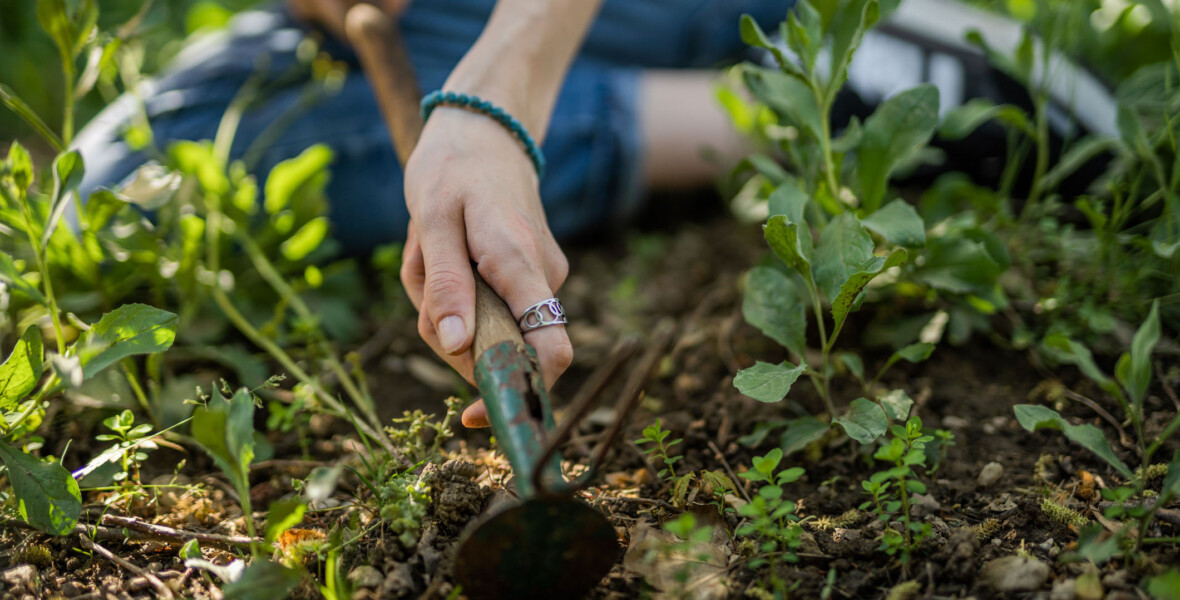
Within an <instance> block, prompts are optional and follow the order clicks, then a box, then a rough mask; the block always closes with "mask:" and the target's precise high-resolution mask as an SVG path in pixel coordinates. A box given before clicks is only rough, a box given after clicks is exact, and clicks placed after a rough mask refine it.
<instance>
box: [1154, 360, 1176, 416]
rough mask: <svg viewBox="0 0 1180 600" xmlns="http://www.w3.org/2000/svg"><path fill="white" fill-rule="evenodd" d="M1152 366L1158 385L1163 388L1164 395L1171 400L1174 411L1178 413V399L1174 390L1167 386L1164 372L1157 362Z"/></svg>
mask: <svg viewBox="0 0 1180 600" xmlns="http://www.w3.org/2000/svg"><path fill="white" fill-rule="evenodd" d="M1152 366H1153V367H1155V378H1156V379H1158V380H1159V382H1160V385H1162V386H1163V387H1164V393H1166V394H1167V395H1168V398H1170V399H1171V400H1172V405H1173V406H1175V407H1176V410H1177V411H1180V397H1177V396H1176V390H1174V389H1172V386H1170V385H1168V379H1167V378H1166V377H1164V370H1163V369H1161V368H1160V364H1159V363H1158V362H1153V363H1152Z"/></svg>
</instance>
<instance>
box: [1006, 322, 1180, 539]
mask: <svg viewBox="0 0 1180 600" xmlns="http://www.w3.org/2000/svg"><path fill="white" fill-rule="evenodd" d="M1160 336H1161V329H1160V319H1159V306H1158V302H1157V303H1156V304H1153V305H1152V308H1151V312H1150V313H1149V314H1148V317H1147V320H1146V321H1144V323H1143V324H1142V325H1141V326H1140V327H1139V330H1138V331H1136V332H1135V336H1134V337H1133V338H1132V340H1131V348H1130V350H1129V351H1128V352H1125V353H1124V354H1123V355H1122V356H1121V357H1120V358H1119V360H1118V362H1117V363H1116V366H1115V376H1114V377H1113V378H1111V377H1110V376H1109V375H1107V374H1106V373H1104V372H1103V371H1102V370H1101V369H1100V368H1099V367H1098V365H1097V364H1096V363H1095V361H1094V358H1093V355H1092V354H1091V353H1090V350H1089V349H1088V348H1086V347H1085V346H1083V345H1082V344H1080V343H1078V342H1075V341H1073V340H1071V339H1069V338H1065V337H1062V336H1056V337H1053V336H1051V337H1049V338H1047V339H1046V340H1045V345H1046V346H1047V348H1048V349H1049V350H1051V351H1053V352H1055V353H1057V355H1059V356H1060V357H1061V358H1062V360H1066V361H1068V362H1071V363H1073V364H1075V365H1077V367H1078V369H1079V370H1081V372H1082V374H1083V375H1085V376H1086V377H1088V378H1089V379H1091V380H1092V381H1094V382H1095V383H1097V384H1098V387H1099V388H1101V389H1102V390H1103V391H1104V392H1106V393H1107V394H1108V395H1110V396H1112V397H1113V398H1114V399H1115V400H1116V401H1117V402H1118V404H1119V406H1120V407H1121V409H1122V411H1123V414H1124V415H1125V416H1126V419H1127V420H1128V421H1130V423H1131V427H1132V429H1133V430H1134V435H1135V437H1134V439H1135V443H1136V445H1137V450H1138V454H1139V456H1140V459H1141V462H1140V466H1139V468H1138V469H1136V470H1134V471H1133V470H1131V469H1130V468H1129V467H1128V466H1127V465H1126V463H1124V462H1123V461H1122V459H1120V458H1119V456H1118V455H1117V454H1116V453H1115V452H1114V449H1113V448H1112V447H1111V445H1110V442H1109V441H1108V440H1107V438H1106V435H1105V434H1103V433H1102V430H1101V429H1099V428H1098V427H1096V426H1094V425H1091V424H1088V423H1087V424H1082V425H1074V424H1072V423H1070V422H1069V421H1067V420H1066V419H1065V417H1063V416H1061V414H1060V413H1058V412H1057V411H1055V410H1053V409H1051V408H1048V407H1046V406H1041V405H1036V404H1018V405H1016V408H1015V411H1016V420H1017V421H1018V422H1019V423H1020V425H1021V426H1022V427H1024V428H1025V429H1027V430H1028V431H1038V430H1040V429H1056V430H1059V431H1061V432H1062V433H1063V434H1065V437H1066V438H1068V439H1069V440H1070V441H1072V442H1074V443H1075V444H1078V445H1080V446H1082V447H1083V448H1085V449H1087V450H1089V451H1090V452H1091V453H1093V454H1094V455H1095V456H1097V457H1098V458H1100V459H1102V460H1103V461H1105V462H1106V463H1107V464H1108V465H1110V466H1111V467H1112V468H1113V469H1114V470H1115V471H1116V472H1118V474H1119V475H1121V476H1122V477H1123V478H1124V479H1125V480H1126V481H1127V482H1128V485H1126V486H1116V487H1113V488H1106V489H1103V490H1102V495H1103V497H1104V498H1105V499H1106V500H1107V501H1109V502H1112V505H1111V506H1110V507H1109V508H1107V509H1106V516H1107V518H1110V519H1128V520H1130V521H1131V522H1132V523H1133V524H1134V526H1135V529H1136V530H1137V533H1138V535H1137V536H1135V538H1134V546H1135V547H1136V548H1138V547H1139V546H1140V545H1141V544H1143V543H1145V542H1146V543H1150V542H1151V538H1149V537H1148V529H1149V527H1150V526H1151V523H1152V521H1153V520H1154V518H1155V515H1156V512H1157V511H1158V510H1159V508H1160V507H1161V506H1163V505H1164V504H1166V503H1167V502H1168V501H1170V500H1171V499H1172V498H1176V497H1178V496H1180V454H1177V456H1176V457H1175V458H1174V459H1173V460H1172V462H1171V464H1169V466H1168V470H1167V474H1166V475H1165V477H1164V479H1163V483H1162V487H1161V489H1160V490H1159V493H1158V495H1159V497H1158V498H1156V499H1154V500H1151V499H1149V498H1148V495H1147V493H1146V492H1147V491H1148V484H1149V482H1150V477H1149V476H1148V475H1149V473H1151V472H1152V470H1153V469H1152V466H1153V464H1152V460H1153V458H1154V457H1155V455H1156V453H1157V452H1159V450H1160V449H1161V448H1162V447H1163V446H1164V444H1166V443H1167V441H1168V440H1169V439H1171V437H1172V436H1173V435H1174V434H1175V433H1176V431H1177V429H1180V414H1178V415H1175V416H1173V418H1172V419H1171V421H1170V422H1169V423H1168V424H1167V425H1166V426H1164V427H1163V429H1162V430H1160V431H1159V433H1157V434H1155V435H1153V436H1148V435H1147V434H1146V433H1145V431H1144V427H1143V421H1144V419H1145V418H1146V413H1145V411H1144V402H1145V400H1146V398H1147V392H1148V389H1149V388H1150V386H1151V380H1152V364H1151V354H1152V351H1153V349H1154V348H1155V346H1156V344H1157V343H1158V342H1159V340H1160ZM1123 535H1125V533H1123Z"/></svg>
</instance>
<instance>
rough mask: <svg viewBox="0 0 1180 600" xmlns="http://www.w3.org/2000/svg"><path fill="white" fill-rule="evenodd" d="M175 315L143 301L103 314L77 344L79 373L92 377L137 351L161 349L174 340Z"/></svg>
mask: <svg viewBox="0 0 1180 600" xmlns="http://www.w3.org/2000/svg"><path fill="white" fill-rule="evenodd" d="M176 325H177V317H176V315H175V314H173V313H170V312H168V311H166V310H160V309H158V308H155V307H152V306H148V305H146V304H125V305H123V306H120V307H119V308H116V309H115V310H113V311H111V312H109V313H107V314H105V315H103V316H102V319H99V321H98V323H95V324H94V326H93V327H91V328H90V331H88V332H86V335H85V336H84V337H83V338H82V340H81V342H80V343H79V350H78V356H79V358H80V359H81V361H82V373H83V374H84V375H85V377H87V378H90V377H93V376H94V374H95V373H97V372H99V371H101V370H103V369H105V368H107V367H108V366H110V365H111V364H113V363H115V362H118V361H120V360H123V359H124V358H126V357H128V356H134V355H137V354H151V353H154V352H163V351H165V350H167V349H168V348H170V347H172V342H173V340H175V339H176Z"/></svg>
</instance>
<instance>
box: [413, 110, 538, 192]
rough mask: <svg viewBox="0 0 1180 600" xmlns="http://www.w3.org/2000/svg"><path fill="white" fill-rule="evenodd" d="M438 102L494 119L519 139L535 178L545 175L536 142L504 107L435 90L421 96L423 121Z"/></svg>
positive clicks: (428, 116)
mask: <svg viewBox="0 0 1180 600" xmlns="http://www.w3.org/2000/svg"><path fill="white" fill-rule="evenodd" d="M440 104H446V105H450V106H459V107H462V108H467V109H470V110H474V111H475V112H478V113H481V114H484V115H487V116H489V117H491V118H492V119H495V120H496V121H497V122H498V123H500V124H501V125H503V126H504V127H505V128H506V129H507V130H508V131H509V132H511V133H512V135H514V136H516V139H517V140H520V143H521V144H522V145H523V146H524V151H525V153H526V154H528V155H529V160H531V161H533V168H535V169H536V170H537V178H538V179H540V178H541V177H543V176H544V175H545V156H544V155H543V154H541V149H540V148H538V147H537V143H536V142H534V141H533V137H532V136H530V135H529V132H528V131H526V130H525V128H524V125H521V124H520V121H517V120H516V118H515V117H513V116H512V115H510V114H508V113H506V112H504V109H502V108H500V107H499V106H496V105H495V104H492V103H491V102H488V101H487V100H484V99H483V98H480V97H479V96H472V95H469V94H459V93H455V92H444V91H442V90H435V91H433V92H430V93H429V94H426V96H425V97H423V98H422V121H424V122H425V121H426V120H427V119H429V118H430V113H432V112H434V109H435V108H438V106H439V105H440Z"/></svg>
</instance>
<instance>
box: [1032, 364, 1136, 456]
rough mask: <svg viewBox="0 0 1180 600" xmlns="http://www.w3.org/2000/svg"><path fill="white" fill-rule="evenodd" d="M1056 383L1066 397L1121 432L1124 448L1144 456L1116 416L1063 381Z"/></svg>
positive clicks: (1120, 437) (1120, 440) (1120, 439)
mask: <svg viewBox="0 0 1180 600" xmlns="http://www.w3.org/2000/svg"><path fill="white" fill-rule="evenodd" d="M1054 381H1057V383H1058V385H1060V386H1061V389H1063V390H1065V395H1066V396H1068V397H1069V399H1070V400H1075V401H1077V402H1081V403H1082V404H1085V405H1086V406H1087V407H1088V408H1089V409H1090V410H1092V411H1094V412H1096V413H1098V416H1100V417H1102V418H1103V419H1104V420H1105V421H1106V422H1107V423H1110V426H1111V427H1114V428H1115V430H1116V431H1118V432H1119V444H1122V446H1123V447H1124V448H1128V449H1130V450H1134V451H1135V453H1136V454H1142V452H1143V450H1142V449H1141V448H1139V446H1138V445H1136V444H1135V443H1134V442H1132V441H1131V438H1130V437H1128V436H1127V432H1126V431H1125V430H1124V429H1123V426H1122V425H1121V424H1120V423H1119V422H1118V419H1115V418H1114V415H1112V414H1110V413H1109V412H1107V410H1106V409H1105V408H1102V406H1101V405H1099V404H1098V403H1097V402H1095V401H1093V400H1091V399H1089V398H1087V397H1085V396H1083V395H1081V394H1079V393H1077V392H1075V391H1073V390H1071V389H1069V388H1068V387H1066V385H1065V384H1064V383H1061V381H1058V380H1054Z"/></svg>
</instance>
